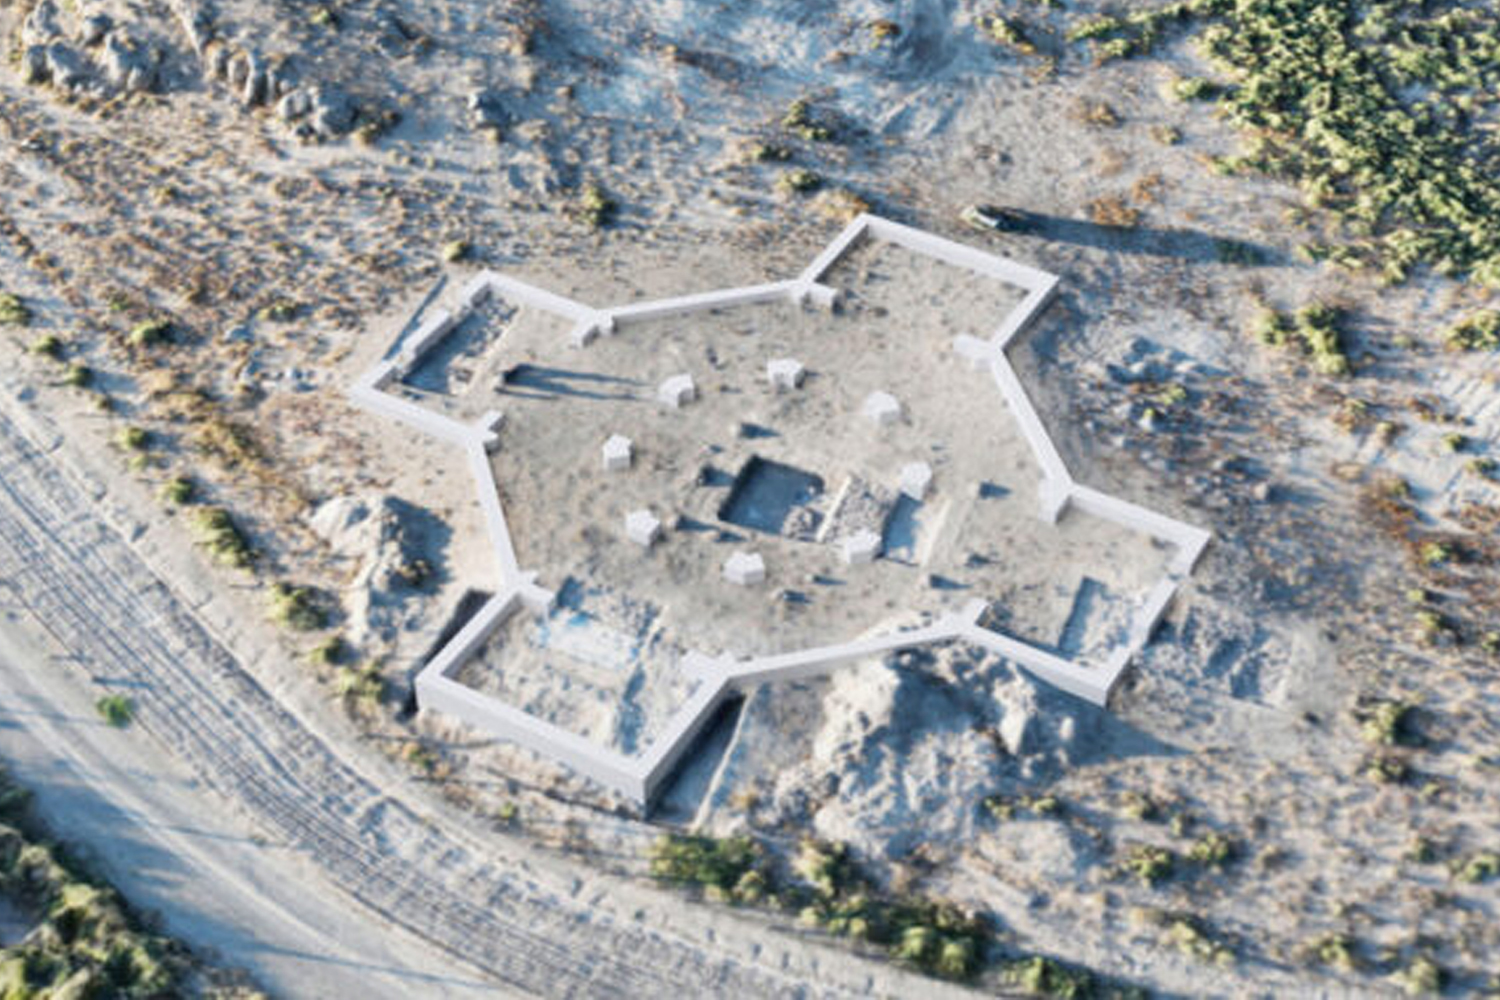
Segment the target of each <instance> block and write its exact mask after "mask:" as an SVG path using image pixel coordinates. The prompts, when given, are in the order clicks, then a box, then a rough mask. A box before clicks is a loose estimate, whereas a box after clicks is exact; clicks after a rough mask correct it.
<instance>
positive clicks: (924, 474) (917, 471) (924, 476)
mask: <svg viewBox="0 0 1500 1000" xmlns="http://www.w3.org/2000/svg"><path fill="white" fill-rule="evenodd" d="M930 486H932V466H930V465H928V464H927V463H926V462H912V463H910V464H908V465H905V466H902V468H901V492H902V493H904V494H906V495H907V496H909V497H911V498H912V499H913V500H915V501H917V502H918V503H921V502H922V501H923V500H925V499H927V490H928V488H929V487H930Z"/></svg>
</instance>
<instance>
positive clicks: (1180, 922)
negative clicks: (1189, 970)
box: [1163, 915, 1234, 966]
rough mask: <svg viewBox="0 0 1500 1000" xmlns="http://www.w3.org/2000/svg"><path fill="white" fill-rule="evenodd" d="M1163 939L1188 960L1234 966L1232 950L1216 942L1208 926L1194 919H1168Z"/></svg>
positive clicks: (1185, 917) (1175, 917) (1180, 917)
mask: <svg viewBox="0 0 1500 1000" xmlns="http://www.w3.org/2000/svg"><path fill="white" fill-rule="evenodd" d="M1163 937H1164V938H1165V939H1166V941H1167V943H1168V944H1170V945H1172V946H1173V947H1175V948H1176V949H1177V950H1178V951H1179V952H1181V953H1182V954H1183V955H1185V956H1186V957H1188V958H1192V959H1196V960H1198V961H1200V962H1210V963H1212V964H1214V965H1221V966H1222V965H1232V964H1234V950H1233V949H1232V948H1230V947H1229V946H1228V945H1226V944H1225V943H1224V942H1222V941H1220V940H1218V939H1217V938H1216V937H1215V936H1214V935H1213V934H1212V933H1211V932H1210V931H1209V929H1208V926H1207V925H1206V924H1205V923H1204V922H1203V921H1201V920H1199V919H1197V918H1195V917H1190V916H1184V915H1177V916H1174V917H1171V918H1169V919H1168V921H1167V924H1166V932H1165V934H1164V935H1163Z"/></svg>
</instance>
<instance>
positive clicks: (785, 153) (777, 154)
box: [745, 142, 792, 163]
mask: <svg viewBox="0 0 1500 1000" xmlns="http://www.w3.org/2000/svg"><path fill="white" fill-rule="evenodd" d="M791 158H792V151H791V150H790V149H787V148H786V147H785V146H778V145H776V144H775V143H770V142H757V143H753V144H752V145H751V146H749V148H747V149H746V150H745V159H747V160H749V161H750V162H751V163H785V162H786V161H787V160H790V159H791Z"/></svg>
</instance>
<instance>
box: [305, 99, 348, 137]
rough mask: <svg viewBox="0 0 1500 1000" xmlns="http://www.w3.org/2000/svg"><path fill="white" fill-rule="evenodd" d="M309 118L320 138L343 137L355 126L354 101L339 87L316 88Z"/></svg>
mask: <svg viewBox="0 0 1500 1000" xmlns="http://www.w3.org/2000/svg"><path fill="white" fill-rule="evenodd" d="M308 118H309V121H310V122H311V123H312V128H313V131H314V132H315V133H316V134H317V135H319V136H323V137H328V136H336V135H343V134H344V133H345V132H347V131H349V129H350V128H352V127H353V126H354V101H353V100H352V99H351V98H350V97H349V95H348V94H346V93H344V92H343V91H342V90H339V89H338V88H337V87H314V88H312V110H311V112H309V115H308Z"/></svg>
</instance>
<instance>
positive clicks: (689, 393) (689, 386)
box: [656, 375, 698, 408]
mask: <svg viewBox="0 0 1500 1000" xmlns="http://www.w3.org/2000/svg"><path fill="white" fill-rule="evenodd" d="M656 398H657V399H659V400H661V401H662V402H663V403H666V404H667V405H668V406H671V407H674V408H678V407H682V406H684V405H686V404H688V403H691V402H692V401H693V400H695V399H697V398H698V387H697V386H695V385H694V384H693V376H691V375H673V376H672V377H671V378H669V379H667V380H666V381H665V382H663V383H662V384H661V387H660V388H659V389H657V390H656Z"/></svg>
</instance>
